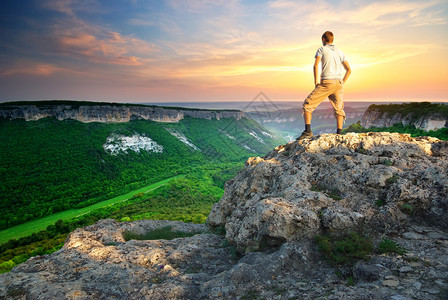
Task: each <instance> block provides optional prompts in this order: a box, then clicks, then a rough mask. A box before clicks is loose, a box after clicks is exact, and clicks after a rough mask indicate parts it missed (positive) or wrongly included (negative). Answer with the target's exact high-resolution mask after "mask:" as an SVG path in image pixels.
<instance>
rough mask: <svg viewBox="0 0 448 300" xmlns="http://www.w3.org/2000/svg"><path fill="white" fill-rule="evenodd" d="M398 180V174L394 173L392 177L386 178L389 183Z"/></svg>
mask: <svg viewBox="0 0 448 300" xmlns="http://www.w3.org/2000/svg"><path fill="white" fill-rule="evenodd" d="M397 181H398V175H397V174H394V175H393V176H392V177H390V178H387V179H386V184H387V185H392V184H394V183H396V182H397Z"/></svg>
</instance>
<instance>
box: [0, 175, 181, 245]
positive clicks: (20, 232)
mask: <svg viewBox="0 0 448 300" xmlns="http://www.w3.org/2000/svg"><path fill="white" fill-rule="evenodd" d="M183 176H184V175H177V176H174V177H171V178H168V179H165V180H161V181H159V182H156V183H153V184H150V185H148V186H145V187H142V188H140V189H137V190H134V191H131V192H129V193H126V194H124V195H120V196H117V197H114V198H112V199H109V200H105V201H101V202H98V203H96V204H93V205H90V206H86V207H83V208H79V209H69V210H66V211H61V212H57V213H54V214H52V215H49V216H46V217H43V218H40V219H36V220H32V221H28V222H26V223H23V224H20V225H16V226H13V227H10V228H8V229H5V230H2V231H0V244H1V243H5V242H7V241H8V240H10V239H13V238H14V239H18V238H21V237H24V236H28V235H30V234H33V233H36V232H39V231H41V230H45V229H46V228H47V227H48V226H50V225H53V224H55V223H56V221H58V220H64V221H65V220H69V219H72V218H76V217H80V216H82V215H84V214H87V213H89V212H92V211H95V210H98V209H101V208H104V207H107V206H111V205H115V204H117V203H120V202H124V201H127V200H129V199H131V198H132V197H133V196H134V195H136V194H141V193H147V192H150V191H153V190H155V189H157V188H159V187H161V186H163V185H165V184H167V183H168V182H170V181H171V180H173V179H176V178H180V177H183Z"/></svg>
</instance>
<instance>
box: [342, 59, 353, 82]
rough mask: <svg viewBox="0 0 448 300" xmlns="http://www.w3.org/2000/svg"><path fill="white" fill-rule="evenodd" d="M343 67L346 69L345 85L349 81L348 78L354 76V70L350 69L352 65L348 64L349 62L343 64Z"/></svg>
mask: <svg viewBox="0 0 448 300" xmlns="http://www.w3.org/2000/svg"><path fill="white" fill-rule="evenodd" d="M342 66H344V69H345V75H344V79H342V80H343V81H344V83H345V82H346V81H347V79H348V77H349V76H350V74H352V69H351V68H350V65H349V64H348V61H344V62H342Z"/></svg>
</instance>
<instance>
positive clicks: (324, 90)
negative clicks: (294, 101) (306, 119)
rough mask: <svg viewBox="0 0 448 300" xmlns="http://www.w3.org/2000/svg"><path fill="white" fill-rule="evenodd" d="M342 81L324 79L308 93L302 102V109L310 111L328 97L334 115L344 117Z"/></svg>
mask: <svg viewBox="0 0 448 300" xmlns="http://www.w3.org/2000/svg"><path fill="white" fill-rule="evenodd" d="M343 89H344V82H343V81H342V79H324V80H322V81H321V82H320V84H318V85H317V87H316V88H315V89H314V90H313V91H312V92H311V94H309V95H308V97H307V98H306V99H305V101H304V103H303V111H304V112H305V111H307V112H310V113H312V112H313V111H314V110H315V109H316V107H317V106H318V105H319V104H320V103H321V102H322V101H324V100H325V98H327V97H328V100H330V102H331V104H332V105H333V108H334V116H335V117H337V116H342V117H344V119H345V112H344V102H343V101H342V92H343Z"/></svg>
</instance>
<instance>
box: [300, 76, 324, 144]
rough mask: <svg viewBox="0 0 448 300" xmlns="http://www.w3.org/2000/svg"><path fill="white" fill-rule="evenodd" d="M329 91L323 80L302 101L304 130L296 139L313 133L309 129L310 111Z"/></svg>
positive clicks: (311, 111)
mask: <svg viewBox="0 0 448 300" xmlns="http://www.w3.org/2000/svg"><path fill="white" fill-rule="evenodd" d="M330 93H331V91H329V89H328V84H327V83H326V82H325V81H323V82H322V83H321V84H319V85H318V86H317V87H316V88H315V89H314V90H313V91H312V92H311V94H309V95H308V97H307V98H306V99H305V101H304V102H303V119H304V121H305V131H303V132H302V135H301V136H300V137H298V138H297V139H298V140H301V139H303V138H306V137H311V136H313V133H312V131H311V119H312V113H313V111H314V110H315V109H316V107H317V106H318V105H319V104H320V103H321V102H322V101H324V99H325V98H327V97H328V95H329V94H330Z"/></svg>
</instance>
